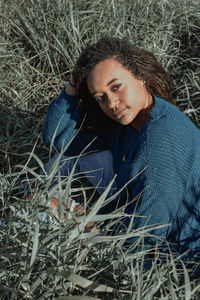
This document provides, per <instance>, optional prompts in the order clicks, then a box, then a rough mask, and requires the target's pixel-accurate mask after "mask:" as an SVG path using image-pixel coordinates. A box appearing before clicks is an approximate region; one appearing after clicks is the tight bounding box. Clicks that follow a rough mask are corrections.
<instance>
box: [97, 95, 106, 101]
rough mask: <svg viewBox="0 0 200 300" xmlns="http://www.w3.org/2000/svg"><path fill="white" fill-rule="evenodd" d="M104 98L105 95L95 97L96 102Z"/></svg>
mask: <svg viewBox="0 0 200 300" xmlns="http://www.w3.org/2000/svg"><path fill="white" fill-rule="evenodd" d="M104 100H105V96H104V95H102V96H98V97H95V101H97V102H101V101H104Z"/></svg>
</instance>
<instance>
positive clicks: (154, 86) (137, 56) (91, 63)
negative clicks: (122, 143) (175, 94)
mask: <svg viewBox="0 0 200 300" xmlns="http://www.w3.org/2000/svg"><path fill="white" fill-rule="evenodd" d="M108 58H113V59H115V60H116V61H117V62H119V63H121V64H122V66H123V67H125V68H126V69H127V70H129V71H130V72H131V73H132V74H133V75H134V77H135V78H137V79H140V80H144V81H145V85H146V88H147V90H148V92H149V93H150V94H154V95H156V96H158V97H161V98H164V99H166V100H167V101H172V84H171V81H170V79H169V77H168V75H167V73H166V71H165V70H164V69H163V67H162V66H161V65H160V64H159V63H158V61H157V60H156V58H155V57H154V55H153V54H152V53H150V52H148V51H146V50H143V49H140V48H138V47H136V46H134V45H132V44H131V43H129V42H128V41H127V40H126V39H119V38H116V37H115V38H113V37H103V38H101V39H100V40H99V41H98V42H97V43H95V44H92V45H89V46H87V47H86V48H85V49H84V50H83V51H82V53H81V55H80V57H79V58H78V60H77V62H76V64H75V66H74V69H73V71H72V77H73V81H74V83H75V86H76V96H77V99H78V101H79V108H80V116H81V117H80V122H79V124H78V126H80V124H82V125H81V130H82V131H88V132H95V133H101V132H104V131H105V130H108V129H111V128H112V126H113V122H115V121H113V120H111V119H110V118H109V117H108V116H106V115H105V114H104V113H103V111H102V110H101V108H100V107H99V105H98V103H97V102H96V101H94V99H93V98H92V96H91V94H90V92H89V90H88V87H87V82H86V80H87V76H88V74H89V73H90V71H91V70H92V69H93V68H94V67H95V66H96V65H97V64H98V63H99V62H101V61H104V60H106V59H108ZM83 119H85V120H84V122H83Z"/></svg>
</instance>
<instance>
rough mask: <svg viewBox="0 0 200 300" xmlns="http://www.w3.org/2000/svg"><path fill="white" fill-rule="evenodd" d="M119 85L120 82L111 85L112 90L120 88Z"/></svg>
mask: <svg viewBox="0 0 200 300" xmlns="http://www.w3.org/2000/svg"><path fill="white" fill-rule="evenodd" d="M120 86H121V84H120V83H118V84H116V85H114V86H113V87H112V90H113V91H114V92H115V91H117V90H118V89H119V88H120Z"/></svg>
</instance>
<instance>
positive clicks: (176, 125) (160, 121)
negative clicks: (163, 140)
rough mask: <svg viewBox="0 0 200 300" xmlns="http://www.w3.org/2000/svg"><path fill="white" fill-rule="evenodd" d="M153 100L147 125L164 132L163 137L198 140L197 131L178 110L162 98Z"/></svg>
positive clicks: (199, 134) (199, 133) (199, 136)
mask: <svg viewBox="0 0 200 300" xmlns="http://www.w3.org/2000/svg"><path fill="white" fill-rule="evenodd" d="M154 100H155V105H154V107H153V109H152V110H151V112H150V115H149V121H150V122H149V123H150V124H151V126H152V127H153V128H154V130H156V131H163V130H164V131H165V135H166V134H170V135H171V134H172V135H173V134H174V135H176V136H177V137H178V136H181V135H184V136H187V135H192V136H197V137H198V138H199V139H200V131H199V129H198V128H197V127H196V126H195V124H194V123H193V122H192V121H191V120H190V119H189V118H188V117H187V116H186V115H185V114H184V113H183V112H182V111H180V109H178V108H177V107H176V106H175V105H174V104H172V103H170V102H168V101H167V100H164V99H162V98H159V97H156V96H154ZM154 123H155V124H154Z"/></svg>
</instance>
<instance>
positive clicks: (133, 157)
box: [43, 38, 200, 258]
mask: <svg viewBox="0 0 200 300" xmlns="http://www.w3.org/2000/svg"><path fill="white" fill-rule="evenodd" d="M72 78H73V82H74V86H73V85H71V86H70V85H69V86H67V87H66V88H64V89H63V90H62V92H61V94H60V96H59V97H58V98H56V99H55V100H54V101H53V102H52V103H51V104H50V106H49V109H48V112H47V116H46V120H45V124H44V129H43V140H44V142H45V144H46V145H48V146H49V145H50V143H51V141H52V139H53V140H54V145H55V147H56V148H57V150H58V151H61V150H62V149H63V148H64V147H65V146H66V145H67V144H68V143H69V142H70V141H71V140H72V138H73V140H72V141H71V143H70V145H69V147H68V148H67V150H66V152H65V155H66V156H67V157H71V156H76V155H78V154H79V153H80V152H81V151H82V150H83V149H84V148H85V147H86V146H87V145H89V146H88V148H87V149H86V152H87V153H86V154H85V155H83V156H82V157H81V158H80V159H79V161H78V163H77V166H76V171H78V172H82V173H84V174H85V176H86V177H87V178H88V180H89V181H90V183H91V184H92V185H94V186H97V185H98V192H99V193H101V192H102V190H103V188H105V187H106V186H107V185H108V183H109V182H110V181H111V180H112V179H113V177H114V174H117V177H116V180H115V182H114V184H113V189H111V191H110V194H109V196H110V195H112V194H113V193H114V192H116V190H119V189H120V188H122V187H123V186H124V185H125V184H126V183H127V182H128V181H130V183H129V184H128V186H127V191H128V203H127V207H126V212H127V213H128V214H130V216H132V215H133V214H135V218H134V222H133V225H132V226H133V228H134V229H137V228H140V227H142V226H148V225H165V224H166V226H165V227H161V228H158V229H156V230H153V231H152V232H151V233H152V234H155V235H157V236H159V237H160V238H161V239H166V240H167V241H168V242H169V243H171V245H173V246H174V247H175V249H176V251H178V253H184V252H185V251H189V254H190V256H187V257H190V258H191V257H192V258H194V257H195V255H196V253H198V252H199V250H200V229H199V223H200V132H199V130H198V129H197V128H196V127H195V125H194V124H193V123H192V122H191V121H190V120H189V119H188V118H187V117H186V116H185V115H184V114H183V113H182V112H181V111H179V110H178V109H177V108H176V107H175V106H174V105H173V104H171V103H170V102H171V100H172V95H171V93H172V89H171V83H170V80H169V78H168V76H167V74H166V72H165V71H164V69H163V68H162V67H161V65H160V64H159V63H158V62H157V60H156V59H155V57H154V56H153V55H152V54H151V53H149V52H147V51H145V50H142V49H139V48H137V47H135V46H133V45H132V44H130V43H128V42H127V41H126V40H120V39H118V38H102V39H100V40H99V41H98V42H97V43H96V44H93V45H90V46H88V47H86V48H85V49H84V50H83V52H82V53H81V55H80V57H79V58H78V60H77V63H76V65H75V67H74V70H73V73H72ZM95 137H96V139H94V138H95ZM90 143H91V144H90ZM94 150H95V151H94ZM63 159H64V158H63ZM54 160H55V158H53V159H52V161H50V163H49V164H48V165H47V170H49V167H50V166H51V165H52V163H53V161H54ZM74 162H75V158H72V159H71V160H69V159H68V160H67V161H66V162H65V163H63V166H62V170H61V171H62V175H67V172H68V171H70V170H71V168H72V167H73V165H74ZM92 170H93V172H89V171H92ZM117 201H118V202H117ZM126 201H127V193H125V192H124V193H123V192H122V193H121V195H120V198H119V199H118V198H117V199H115V200H113V202H111V204H110V205H109V206H105V207H103V208H102V209H101V210H100V213H107V212H110V211H112V210H114V209H115V208H116V206H120V205H124V204H125V203H126ZM141 216H142V217H141ZM128 225H129V219H128V218H126V219H125V220H124V226H128ZM145 242H146V243H147V244H149V245H152V244H153V243H154V242H155V240H154V239H153V237H151V235H150V236H149V238H148V239H146V241H145ZM189 249H190V250H189Z"/></svg>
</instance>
